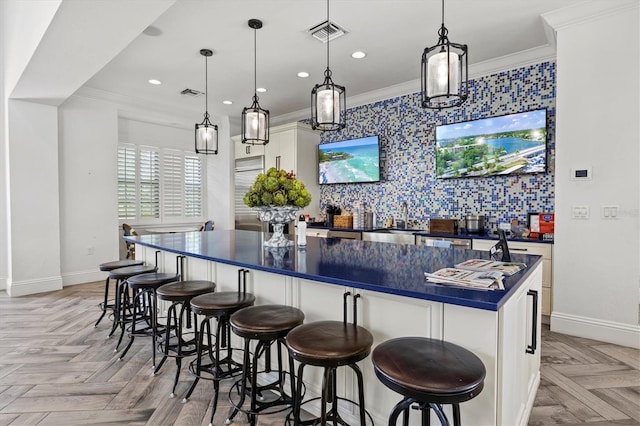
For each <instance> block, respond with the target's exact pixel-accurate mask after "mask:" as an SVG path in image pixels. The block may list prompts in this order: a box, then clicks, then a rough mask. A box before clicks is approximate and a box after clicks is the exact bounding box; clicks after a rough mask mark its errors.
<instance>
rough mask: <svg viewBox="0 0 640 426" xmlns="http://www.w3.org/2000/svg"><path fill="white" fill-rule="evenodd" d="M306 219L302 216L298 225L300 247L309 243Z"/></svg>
mask: <svg viewBox="0 0 640 426" xmlns="http://www.w3.org/2000/svg"><path fill="white" fill-rule="evenodd" d="M304 219H305V218H304V216H300V220H299V221H298V224H297V225H296V228H298V229H297V234H298V247H304V246H306V245H307V222H305V220H304Z"/></svg>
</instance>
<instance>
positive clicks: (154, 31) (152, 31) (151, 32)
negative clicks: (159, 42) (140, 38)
mask: <svg viewBox="0 0 640 426" xmlns="http://www.w3.org/2000/svg"><path fill="white" fill-rule="evenodd" d="M142 32H143V33H144V34H146V35H148V36H151V37H158V36H160V35H162V30H161V29H160V28H158V27H154V26H153V25H149V26H148V27H147V28H145V29H144V31H142Z"/></svg>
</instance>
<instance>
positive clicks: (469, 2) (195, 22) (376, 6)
mask: <svg viewBox="0 0 640 426" xmlns="http://www.w3.org/2000/svg"><path fill="white" fill-rule="evenodd" d="M587 1H588V0H535V1H533V0H446V2H445V25H446V27H447V28H448V30H449V38H450V41H452V42H457V43H466V44H467V45H468V46H469V65H470V67H471V68H472V69H473V68H474V67H478V66H480V65H481V64H483V63H484V64H486V63H487V62H491V61H494V60H495V59H496V58H503V57H505V56H507V57H508V56H509V55H514V54H516V53H518V52H523V51H528V50H530V49H534V51H535V49H537V48H540V47H544V46H547V47H549V45H551V48H553V36H549V32H548V29H545V25H544V23H543V19H542V18H541V15H542V14H544V13H546V12H550V11H554V10H557V9H560V8H563V7H567V6H572V5H576V4H580V3H586V2H587ZM606 1H612V0H606ZM613 1H615V0H613ZM330 16H331V20H332V21H334V22H336V23H337V24H339V25H340V26H342V27H343V28H345V29H346V30H347V31H348V33H347V34H346V35H345V36H343V37H341V38H339V39H336V40H335V41H332V42H331V43H330V49H331V52H330V65H331V70H332V71H333V80H334V82H335V83H337V84H341V85H344V86H346V90H347V104H348V105H349V104H350V102H349V100H350V97H351V98H352V99H353V97H354V96H355V95H361V94H364V93H367V92H371V91H374V90H377V89H380V88H386V87H389V86H393V85H398V84H403V83H407V82H411V81H414V82H415V81H417V80H418V79H419V77H420V58H421V55H422V51H423V49H424V48H425V47H428V46H432V45H434V44H436V42H437V39H438V36H437V30H438V28H439V27H440V23H441V2H440V1H439V0H332V1H331V3H330ZM251 18H258V19H261V20H262V21H263V23H264V26H263V28H262V29H260V30H258V32H257V48H258V50H257V54H258V59H257V64H258V65H257V69H258V75H257V84H258V87H265V88H267V90H268V91H267V93H263V94H259V97H260V105H261V106H262V107H263V108H266V109H268V110H270V112H271V116H272V118H273V117H278V116H283V115H286V114H292V113H295V112H300V111H303V110H305V109H308V108H309V105H310V93H311V89H312V87H313V86H314V85H315V84H317V83H321V82H322V81H323V73H324V70H325V68H326V44H324V43H321V42H319V41H317V40H315V39H313V38H312V37H311V36H310V35H309V33H308V32H307V29H309V28H311V27H313V26H315V25H317V24H319V23H321V22H323V21H324V20H325V19H326V2H325V1H324V0H233V1H232V0H225V1H223V0H177V1H176V3H175V4H174V5H173V6H171V7H170V8H169V9H168V10H167V11H166V12H165V13H164V14H162V15H161V16H160V17H159V18H158V19H157V20H156V21H155V22H154V23H153V25H152V27H153V28H154V29H156V30H159V31H158V32H159V33H160V34H159V35H155V36H151V35H147V34H145V33H143V34H140V35H139V36H138V37H137V38H136V39H134V41H133V42H131V43H130V44H129V45H128V46H127V47H126V48H125V49H124V50H123V51H122V52H120V53H119V54H118V55H117V56H115V57H114V58H113V59H112V60H111V61H110V62H109V63H108V64H107V65H106V66H105V67H104V68H103V69H102V70H101V71H99V72H98V73H97V74H95V76H93V77H92V78H91V79H90V80H89V81H87V82H86V84H85V87H88V88H92V89H99V90H101V91H106V92H111V93H115V94H118V95H123V96H126V97H131V98H136V99H140V100H146V101H149V102H150V103H151V104H153V103H155V104H157V105H170V106H173V107H175V108H176V109H180V110H186V111H194V117H193V122H194V123H195V122H196V121H198V122H199V121H201V120H202V114H203V112H204V104H205V99H204V96H201V97H195V98H194V97H187V96H183V95H180V91H181V90H183V89H186V88H191V89H196V90H199V91H204V90H205V82H204V57H203V56H201V55H200V53H199V51H200V49H202V48H208V49H212V50H213V51H214V55H213V56H212V57H211V58H209V112H210V113H211V114H212V115H228V116H229V117H230V121H231V122H232V134H234V133H235V132H234V130H237V129H235V128H234V127H235V126H234V124H237V123H238V122H239V117H240V115H241V111H242V108H243V107H245V106H249V105H250V104H251V98H252V96H253V80H254V77H253V30H252V29H250V28H249V27H248V25H247V21H248V20H249V19H251ZM549 38H551V39H552V40H549ZM355 50H362V51H365V52H367V57H366V58H364V59H360V60H356V59H352V58H351V53H352V52H353V51H355ZM299 71H307V72H308V73H309V74H310V77H309V78H306V79H303V78H299V77H297V76H296V74H297V73H298V72H299ZM149 79H158V80H160V81H161V82H162V85H159V86H153V85H151V84H149V83H148V82H147V81H148V80H149ZM223 100H231V101H233V105H230V106H228V105H223V104H222V101H223ZM351 104H352V105H353V103H351Z"/></svg>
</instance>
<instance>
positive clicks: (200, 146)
mask: <svg viewBox="0 0 640 426" xmlns="http://www.w3.org/2000/svg"><path fill="white" fill-rule="evenodd" d="M200 54H201V55H202V56H204V87H205V89H204V99H205V101H204V104H205V105H204V106H205V111H204V120H202V123H196V132H195V137H196V138H195V142H196V146H195V148H196V154H205V155H209V154H217V153H218V126H217V125H215V124H213V123H211V121H209V84H208V71H209V69H208V61H209V56H212V55H213V51H212V50H210V49H201V50H200ZM209 128H211V129H212V130H213V138H212V139H211V141H209V140H206V139H204V140H203V139H201V138H200V135H201V134H202V133H203V132H202V131H201V129H204V132H205V133H208V129H209Z"/></svg>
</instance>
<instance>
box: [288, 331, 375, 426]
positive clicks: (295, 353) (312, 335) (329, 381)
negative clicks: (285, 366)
mask: <svg viewBox="0 0 640 426" xmlns="http://www.w3.org/2000/svg"><path fill="white" fill-rule="evenodd" d="M372 345H373V336H372V335H371V333H370V332H369V331H368V330H367V329H366V328H364V327H361V326H359V325H357V324H352V323H349V322H346V319H345V321H317V322H312V323H309V324H304V325H301V326H300V327H297V328H295V329H294V330H292V331H291V332H290V333H289V335H288V336H287V346H288V347H289V353H290V354H291V356H292V357H293V359H295V360H296V361H299V362H300V365H299V366H298V377H297V379H298V393H301V384H302V378H303V374H304V367H305V366H306V365H313V366H317V367H324V380H323V383H324V384H325V386H327V387H329V386H331V387H332V388H331V389H327V388H324V389H323V390H322V397H321V411H320V416H321V417H320V419H312V420H307V421H301V420H300V406H301V404H302V401H301V399H302V398H299V399H298V400H297V401H296V405H295V407H294V410H293V416H294V424H296V425H298V424H318V422H319V424H328V423H330V422H331V421H333V422H334V424H335V423H336V422H337V423H338V424H347V423H346V422H345V421H344V420H343V419H342V417H341V416H340V414H339V413H338V399H343V398H339V397H338V396H337V393H336V389H335V382H336V380H335V379H336V372H337V371H336V370H337V368H338V367H342V366H349V367H350V368H351V369H352V370H353V371H354V372H355V373H356V377H357V379H358V387H359V394H358V399H359V401H358V405H359V407H360V410H359V411H360V424H361V425H365V424H366V415H367V413H366V410H365V407H364V389H363V386H364V380H363V378H362V372H361V371H360V368H359V367H358V365H357V364H356V363H357V362H358V361H361V360H363V359H365V358H366V357H367V356H369V353H370V352H371V346H372ZM328 395H331V397H332V400H331V401H327V399H329V397H328ZM315 399H317V398H315ZM328 402H331V404H332V408H331V410H330V411H329V412H327V410H326V405H327V403H328Z"/></svg>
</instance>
